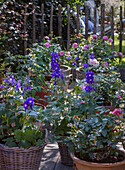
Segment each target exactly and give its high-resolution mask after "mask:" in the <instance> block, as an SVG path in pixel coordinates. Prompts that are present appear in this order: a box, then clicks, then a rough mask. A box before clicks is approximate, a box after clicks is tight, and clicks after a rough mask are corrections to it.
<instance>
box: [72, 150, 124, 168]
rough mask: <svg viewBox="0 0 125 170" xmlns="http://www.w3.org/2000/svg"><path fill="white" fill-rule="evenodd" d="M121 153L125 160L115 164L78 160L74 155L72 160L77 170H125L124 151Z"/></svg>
mask: <svg viewBox="0 0 125 170" xmlns="http://www.w3.org/2000/svg"><path fill="white" fill-rule="evenodd" d="M119 152H120V154H121V155H123V157H124V160H123V161H121V162H115V163H94V162H87V161H84V160H81V159H79V158H77V157H76V156H75V155H74V154H71V158H72V159H73V163H74V169H75V170H125V153H124V152H123V151H119Z"/></svg>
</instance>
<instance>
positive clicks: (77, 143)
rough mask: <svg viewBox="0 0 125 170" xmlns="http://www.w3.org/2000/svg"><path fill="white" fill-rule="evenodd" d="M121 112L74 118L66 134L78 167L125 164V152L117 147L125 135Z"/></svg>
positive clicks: (108, 167)
mask: <svg viewBox="0 0 125 170" xmlns="http://www.w3.org/2000/svg"><path fill="white" fill-rule="evenodd" d="M120 116H121V115H114V114H113V113H111V114H108V115H104V114H97V113H95V114H90V117H89V118H87V119H85V118H84V119H82V120H80V119H77V120H75V122H74V124H72V131H71V132H70V137H68V138H67V142H68V144H67V145H68V146H69V148H70V149H71V152H72V153H71V157H72V159H73V162H74V168H75V169H78V170H82V169H84V170H91V169H94V170H98V169H100V170H103V169H111V170H115V169H116V168H117V169H119V170H123V169H124V168H125V153H124V152H123V151H119V149H118V147H117V143H118V142H119V141H121V140H122V136H123V131H122V125H121V123H117V120H121V118H120Z"/></svg>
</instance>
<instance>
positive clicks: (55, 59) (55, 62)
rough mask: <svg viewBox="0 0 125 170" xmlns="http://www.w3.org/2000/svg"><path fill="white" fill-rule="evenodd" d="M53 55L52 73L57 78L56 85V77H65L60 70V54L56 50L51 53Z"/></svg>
mask: <svg viewBox="0 0 125 170" xmlns="http://www.w3.org/2000/svg"><path fill="white" fill-rule="evenodd" d="M50 56H51V71H52V73H51V75H52V77H54V78H55V82H54V85H55V84H56V78H59V77H61V79H63V75H62V74H61V70H60V63H59V55H58V54H57V53H56V52H55V53H52V52H51V54H50Z"/></svg>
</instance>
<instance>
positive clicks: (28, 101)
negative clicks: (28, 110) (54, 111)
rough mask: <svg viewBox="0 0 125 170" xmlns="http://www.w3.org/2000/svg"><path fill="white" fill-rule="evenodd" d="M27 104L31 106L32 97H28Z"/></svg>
mask: <svg viewBox="0 0 125 170" xmlns="http://www.w3.org/2000/svg"><path fill="white" fill-rule="evenodd" d="M27 103H28V104H29V105H33V98H32V97H28V99H27Z"/></svg>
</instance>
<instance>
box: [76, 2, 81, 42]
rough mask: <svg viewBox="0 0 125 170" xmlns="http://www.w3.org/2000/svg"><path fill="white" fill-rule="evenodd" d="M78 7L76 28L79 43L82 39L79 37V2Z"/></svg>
mask: <svg viewBox="0 0 125 170" xmlns="http://www.w3.org/2000/svg"><path fill="white" fill-rule="evenodd" d="M76 8H77V18H76V29H77V36H78V38H77V43H80V39H79V4H77V6H76Z"/></svg>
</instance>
